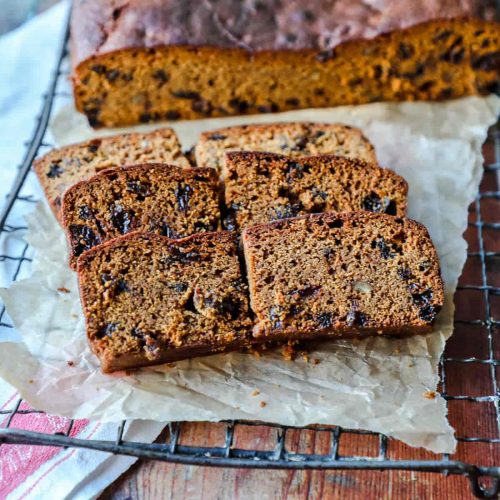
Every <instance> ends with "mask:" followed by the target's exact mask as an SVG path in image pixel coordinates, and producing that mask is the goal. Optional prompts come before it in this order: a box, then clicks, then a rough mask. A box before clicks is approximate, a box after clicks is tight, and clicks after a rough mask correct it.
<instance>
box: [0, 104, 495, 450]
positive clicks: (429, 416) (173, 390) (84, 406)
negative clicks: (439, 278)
mask: <svg viewBox="0 0 500 500" xmlns="http://www.w3.org/2000/svg"><path fill="white" fill-rule="evenodd" d="M499 112H500V99H499V98H496V97H494V96H490V97H489V98H476V97H473V98H466V99H462V100H457V101H452V102H446V103H402V104H388V103H381V104H370V105H365V106H357V107H340V108H335V109H325V110H304V111H298V112H290V113H282V114H279V115H272V116H266V115H264V116H258V117H238V118H229V119H212V120H200V121H194V122H185V123H177V124H174V128H175V129H176V131H177V132H178V133H179V135H180V137H181V140H182V142H183V145H184V146H185V147H189V146H190V145H192V143H193V142H194V141H195V140H196V137H197V136H198V134H199V133H200V132H201V131H202V130H207V129H213V128H215V127H219V126H225V125H228V124H235V123H251V122H257V121H259V122H262V121H276V120H280V121H286V120H314V121H327V122H343V123H347V124H350V125H354V126H358V127H360V128H361V129H362V130H363V131H364V133H365V134H366V135H367V136H368V137H369V139H370V140H371V141H372V142H373V143H374V144H375V146H376V149H377V155H378V158H379V160H380V163H381V164H382V165H384V166H388V167H390V168H392V169H394V170H395V171H396V172H398V173H399V174H401V175H403V176H404V177H405V178H406V180H407V181H408V183H409V186H410V191H409V216H410V217H412V218H414V219H416V220H418V221H420V222H422V223H424V224H425V225H426V226H427V227H428V229H429V232H430V234H431V236H432V238H433V240H434V243H435V245H436V247H437V249H438V253H439V256H440V259H441V265H442V273H443V278H444V281H445V286H446V303H445V307H444V309H443V311H442V312H441V314H440V315H439V318H438V322H437V324H436V327H435V329H434V332H433V333H432V334H429V335H427V336H419V337H413V338H407V339H385V338H368V339H365V340H361V341H357V340H341V341H337V342H326V343H324V344H322V345H321V346H319V347H318V348H317V350H315V351H314V352H311V353H309V361H307V360H305V359H302V358H300V357H299V358H298V359H296V360H295V361H293V362H291V361H286V360H285V359H283V357H282V355H281V354H280V353H279V352H269V353H266V354H264V355H262V356H261V357H257V356H255V355H250V354H241V353H231V354H223V355H217V356H210V357H206V358H199V359H193V360H187V361H182V362H177V363H175V364H174V365H171V366H166V365H165V366H161V367H152V368H145V369H141V370H140V371H137V372H133V373H132V374H130V375H124V374H123V373H120V374H114V375H103V374H101V372H100V371H99V365H98V362H97V359H96V358H95V357H94V356H93V355H92V354H91V352H90V350H89V348H88V346H87V343H86V339H85V329H84V320H83V317H82V312H81V307H80V303H79V297H78V291H77V280H76V276H75V274H74V273H73V272H72V271H70V270H69V269H68V267H67V265H66V245H65V239H64V235H63V233H62V230H61V229H60V228H59V226H58V225H57V223H56V221H55V219H54V218H53V216H52V214H51V213H50V211H49V209H48V208H47V206H46V205H45V204H41V205H39V206H38V207H37V208H36V210H35V212H34V213H32V214H30V215H29V216H28V217H27V223H28V226H29V231H28V236H27V240H28V242H29V243H30V244H31V245H32V247H33V248H34V249H35V252H36V253H35V259H34V262H33V274H32V276H31V277H30V278H28V279H25V280H23V281H20V282H17V283H14V284H13V285H12V286H11V288H10V289H8V290H6V289H3V290H1V292H0V295H1V297H2V299H3V300H4V302H5V305H6V307H7V311H8V313H9V315H10V317H11V318H12V320H13V322H14V324H15V326H16V328H17V329H18V330H19V332H20V333H21V335H22V340H23V341H22V342H19V343H15V342H4V343H2V344H1V348H0V376H1V377H2V378H4V379H5V380H6V381H7V382H9V383H10V384H12V385H13V386H14V387H16V388H17V389H18V390H19V392H20V393H21V394H22V396H23V397H24V398H25V399H26V400H27V401H28V402H29V403H30V404H32V405H33V406H35V407H36V408H39V409H41V410H45V411H47V412H49V413H53V414H58V415H64V416H68V417H73V418H90V419H94V420H103V421H119V420H122V419H150V420H157V421H164V422H165V421H177V420H187V421H195V420H198V421H200V420H201V421H218V420H223V419H251V420H260V421H266V422H275V423H279V424H283V425H290V426H303V425H307V424H314V423H316V424H334V425H340V426H343V427H348V428H354V429H366V430H371V431H376V432H382V433H385V434H387V435H389V436H391V437H394V438H397V439H400V440H402V441H404V442H405V443H407V444H409V445H412V446H422V447H424V448H426V449H428V450H431V451H434V452H448V453H451V452H453V451H454V449H455V446H456V441H455V439H454V436H453V429H452V428H451V427H450V425H449V424H448V421H447V419H446V405H445V401H444V400H443V399H442V398H441V397H440V396H439V395H437V394H436V393H434V392H433V391H434V389H435V388H436V386H437V382H438V375H437V366H438V362H439V357H440V355H441V353H442V351H443V349H444V344H445V341H446V339H447V338H448V337H449V336H450V335H451V333H452V329H453V293H454V291H455V288H456V285H457V280H458V277H459V275H460V273H461V270H462V267H463V264H464V262H465V258H466V243H465V241H464V239H463V237H462V234H463V232H464V230H465V229H466V224H467V208H468V205H469V203H470V202H471V201H472V200H473V199H474V196H475V194H476V192H477V190H478V186H479V181H480V178H481V174H482V156H481V145H482V143H483V142H484V140H485V138H486V133H487V129H488V126H489V125H491V124H492V123H494V122H495V120H496V117H497V116H498V114H499ZM137 128H139V127H136V129H137ZM140 128H141V129H145V128H147V127H140ZM149 128H151V127H149ZM53 134H54V137H55V139H56V141H57V143H58V144H64V143H68V142H72V141H75V140H82V139H84V138H86V137H89V136H91V135H96V134H95V132H93V131H91V129H89V128H88V127H87V126H86V125H85V124H84V121H83V119H82V117H81V116H79V115H77V114H76V113H75V112H74V111H73V109H72V108H66V109H63V110H62V111H61V112H60V113H59V114H58V116H57V118H56V120H55V122H54V123H53ZM65 289H67V290H69V293H67V292H66V290H65ZM312 360H319V363H318V364H316V363H313V362H311V361H312Z"/></svg>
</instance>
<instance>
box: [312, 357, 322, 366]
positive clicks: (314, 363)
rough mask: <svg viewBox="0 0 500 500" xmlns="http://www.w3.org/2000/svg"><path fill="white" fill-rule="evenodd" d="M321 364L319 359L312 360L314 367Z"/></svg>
mask: <svg viewBox="0 0 500 500" xmlns="http://www.w3.org/2000/svg"><path fill="white" fill-rule="evenodd" d="M320 363H321V360H320V359H318V358H314V359H313V360H312V364H313V365H319V364H320Z"/></svg>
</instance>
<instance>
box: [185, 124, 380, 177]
mask: <svg viewBox="0 0 500 500" xmlns="http://www.w3.org/2000/svg"><path fill="white" fill-rule="evenodd" d="M228 151H266V152H269V153H280V154H284V155H288V156H292V157H299V156H312V155H319V154H334V155H338V156H348V157H350V158H361V159H362V160H366V161H371V162H374V163H376V162H377V157H376V155H375V148H374V147H373V146H372V144H371V143H370V141H369V140H368V139H367V138H366V137H365V136H364V135H363V134H362V133H361V130H359V129H357V128H354V127H349V126H348V125H342V124H338V123H312V122H284V123H266V124H254V125H240V126H235V127H226V128H221V129H218V130H212V131H210V132H204V133H203V134H201V137H200V140H199V141H198V143H197V144H196V147H195V158H196V164H197V165H199V166H200V167H212V168H216V169H217V170H219V171H220V170H221V169H222V166H223V164H224V157H225V154H226V152H228Z"/></svg>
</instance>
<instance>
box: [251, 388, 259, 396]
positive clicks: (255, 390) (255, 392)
mask: <svg viewBox="0 0 500 500" xmlns="http://www.w3.org/2000/svg"><path fill="white" fill-rule="evenodd" d="M259 394H260V391H259V389H254V390H253V391H252V392H251V393H250V396H258V395H259Z"/></svg>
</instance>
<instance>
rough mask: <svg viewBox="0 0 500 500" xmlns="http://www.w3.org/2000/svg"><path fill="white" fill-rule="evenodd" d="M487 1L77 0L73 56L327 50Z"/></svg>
mask: <svg viewBox="0 0 500 500" xmlns="http://www.w3.org/2000/svg"><path fill="white" fill-rule="evenodd" d="M484 4H485V2H480V1H477V0H459V1H457V0H430V1H426V2H415V1H414V0H382V1H379V2H377V4H376V5H373V3H368V2H366V1H364V0H337V1H335V2H332V1H331V0H319V1H316V2H308V1H306V0H281V1H279V2H278V1H276V0H271V1H267V2H241V1H239V0H224V1H222V2H221V1H218V2H213V1H210V0H208V1H206V0H204V1H198V0H182V1H181V0H163V1H158V0H127V1H124V0H118V1H117V0H77V1H75V2H74V7H73V9H74V12H73V18H72V19H73V21H72V25H71V30H72V34H73V36H72V59H73V65H74V66H78V64H80V63H81V62H82V61H84V60H86V59H88V58H90V57H93V56H99V55H102V54H107V53H110V52H114V51H120V50H123V49H130V48H151V47H157V46H162V45H163V46H186V47H187V46H193V47H214V48H224V49H243V50H245V51H249V52H265V51H285V50H313V51H326V50H331V49H333V48H334V47H336V46H337V45H340V44H341V43H344V42H348V41H352V40H360V39H371V38H374V37H376V36H378V35H382V34H384V33H389V32H391V31H395V30H401V29H405V28H410V27H412V26H415V25H418V24H422V23H426V22H431V21H436V20H444V19H453V18H461V17H463V18H467V17H477V16H482V15H484V9H483V8H482V7H483V6H484ZM96 26H98V27H99V28H100V29H99V30H97V29H96ZM346 27H348V29H347V28H346ZM291 33H292V34H294V36H293V37H291V36H289V35H290V34H291Z"/></svg>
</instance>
